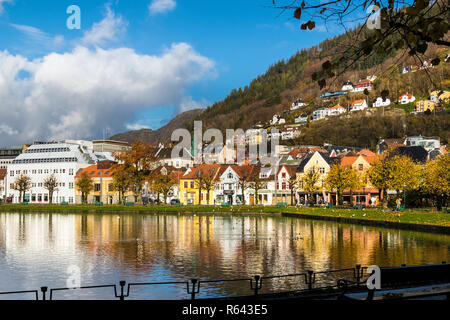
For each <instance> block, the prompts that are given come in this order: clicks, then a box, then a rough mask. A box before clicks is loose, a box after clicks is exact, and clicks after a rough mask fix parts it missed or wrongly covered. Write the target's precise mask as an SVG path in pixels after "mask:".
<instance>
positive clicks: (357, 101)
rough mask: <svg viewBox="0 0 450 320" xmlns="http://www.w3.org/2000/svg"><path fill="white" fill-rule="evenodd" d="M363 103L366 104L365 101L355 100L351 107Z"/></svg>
mask: <svg viewBox="0 0 450 320" xmlns="http://www.w3.org/2000/svg"><path fill="white" fill-rule="evenodd" d="M364 102H366V100H363V99H362V100H355V101H353V103H352V106H356V105H361V104H363V103H364Z"/></svg>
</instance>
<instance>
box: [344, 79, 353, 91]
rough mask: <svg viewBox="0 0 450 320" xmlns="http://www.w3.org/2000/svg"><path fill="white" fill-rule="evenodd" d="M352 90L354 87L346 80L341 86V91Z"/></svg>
mask: <svg viewBox="0 0 450 320" xmlns="http://www.w3.org/2000/svg"><path fill="white" fill-rule="evenodd" d="M353 89H354V85H353V83H352V82H351V81H350V80H347V81H345V82H344V84H343V85H342V89H341V90H342V91H353Z"/></svg>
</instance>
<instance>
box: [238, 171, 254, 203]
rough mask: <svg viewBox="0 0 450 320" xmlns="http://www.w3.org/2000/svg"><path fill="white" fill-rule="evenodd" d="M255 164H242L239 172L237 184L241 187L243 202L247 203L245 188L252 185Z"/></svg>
mask: <svg viewBox="0 0 450 320" xmlns="http://www.w3.org/2000/svg"><path fill="white" fill-rule="evenodd" d="M253 169H254V166H241V167H240V169H239V172H238V180H237V185H238V187H239V188H240V189H241V196H242V204H243V205H245V190H247V189H249V188H250V187H252V185H253V183H252V181H251V180H253V179H252V172H253Z"/></svg>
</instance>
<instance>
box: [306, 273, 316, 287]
mask: <svg viewBox="0 0 450 320" xmlns="http://www.w3.org/2000/svg"><path fill="white" fill-rule="evenodd" d="M313 274H314V271H312V270H308V279H307V281H306V282H307V283H308V290H312V285H313Z"/></svg>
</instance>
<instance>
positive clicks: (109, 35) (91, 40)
mask: <svg viewBox="0 0 450 320" xmlns="http://www.w3.org/2000/svg"><path fill="white" fill-rule="evenodd" d="M127 26H128V23H127V22H126V21H125V20H124V19H123V18H122V16H121V15H118V16H116V14H115V13H114V12H113V11H112V10H111V8H110V7H109V6H106V16H105V18H103V20H102V21H100V22H97V23H94V25H93V26H92V29H91V30H89V31H86V32H85V33H84V36H83V38H82V39H81V40H80V42H81V44H83V45H93V46H102V45H104V44H105V43H107V42H110V41H116V40H117V37H118V36H119V35H120V34H121V33H123V32H124V31H125V30H126V28H127Z"/></svg>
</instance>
